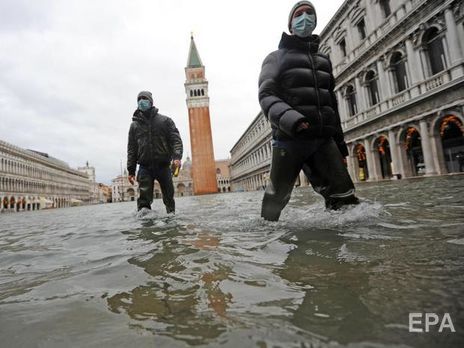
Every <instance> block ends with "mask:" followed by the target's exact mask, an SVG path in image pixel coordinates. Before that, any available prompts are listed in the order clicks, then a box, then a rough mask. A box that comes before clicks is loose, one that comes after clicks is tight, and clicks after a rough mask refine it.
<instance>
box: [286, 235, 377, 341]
mask: <svg viewBox="0 0 464 348" xmlns="http://www.w3.org/2000/svg"><path fill="white" fill-rule="evenodd" d="M289 242H291V243H293V244H295V246H296V247H295V248H294V249H293V250H292V251H290V253H289V254H288V258H287V259H286V261H285V266H286V267H285V268H283V269H282V270H279V271H278V274H279V275H280V276H281V277H282V278H284V279H287V280H289V281H290V282H291V283H293V284H296V285H298V286H300V287H301V288H303V289H306V290H305V295H304V299H303V301H302V302H301V304H300V305H299V306H298V308H297V309H296V310H295V312H294V315H293V317H292V322H293V323H294V324H295V325H296V326H298V327H300V328H311V329H312V330H313V331H314V332H319V333H324V335H327V336H328V337H331V338H333V339H334V338H335V339H336V340H337V341H338V342H340V343H348V342H352V341H353V340H354V341H359V340H365V339H367V338H369V336H370V333H371V332H373V331H374V330H379V329H381V328H382V324H381V320H378V319H379V318H377V317H376V316H375V315H373V313H371V312H370V310H369V308H368V307H367V306H366V305H365V304H364V303H363V297H364V296H365V294H366V293H367V292H368V291H369V289H370V286H369V279H368V274H367V272H366V268H367V267H368V265H367V263H366V262H365V258H364V257H363V256H362V255H358V254H355V253H354V252H351V251H349V250H348V249H347V246H346V242H347V240H346V238H345V237H344V236H341V235H340V234H339V233H338V231H336V230H325V229H321V230H318V231H301V232H297V233H295V234H292V238H291V240H289ZM360 327H362V328H363V330H359V328H360Z"/></svg>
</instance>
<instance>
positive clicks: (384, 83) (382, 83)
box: [377, 59, 392, 101]
mask: <svg viewBox="0 0 464 348" xmlns="http://www.w3.org/2000/svg"><path fill="white" fill-rule="evenodd" d="M377 72H378V74H379V93H380V95H381V97H380V100H381V101H382V100H385V99H388V98H390V97H391V93H392V92H391V89H390V83H389V81H388V76H387V74H386V73H385V70H384V69H383V63H382V60H380V59H379V60H377Z"/></svg>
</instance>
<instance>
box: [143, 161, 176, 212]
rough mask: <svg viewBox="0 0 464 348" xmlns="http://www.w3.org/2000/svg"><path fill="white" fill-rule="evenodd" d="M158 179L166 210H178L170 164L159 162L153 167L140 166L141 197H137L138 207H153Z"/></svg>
mask: <svg viewBox="0 0 464 348" xmlns="http://www.w3.org/2000/svg"><path fill="white" fill-rule="evenodd" d="M155 180H156V181H158V182H159V184H160V187H161V193H162V194H163V203H164V205H165V206H166V212H168V213H173V212H174V211H175V210H176V205H175V202H174V186H173V184H172V174H171V168H170V167H169V164H157V165H153V166H151V167H144V166H140V167H139V171H138V173H137V181H138V183H139V198H138V199H137V209H138V210H140V209H142V208H148V209H151V203H152V202H153V187H154V181H155Z"/></svg>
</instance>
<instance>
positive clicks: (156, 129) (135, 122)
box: [127, 107, 183, 175]
mask: <svg viewBox="0 0 464 348" xmlns="http://www.w3.org/2000/svg"><path fill="white" fill-rule="evenodd" d="M182 151H183V146H182V139H181V138H180V134H179V131H178V130H177V128H176V125H175V124H174V122H173V120H171V119H170V118H169V117H167V116H164V115H161V114H159V113H158V109H157V108H155V107H152V108H151V109H150V110H148V111H145V112H142V111H140V110H136V111H135V112H134V116H133V117H132V124H131V126H130V129H129V141H128V144H127V171H128V172H129V175H135V169H136V167H137V163H138V164H140V165H143V166H147V167H148V166H151V165H153V164H156V163H159V164H169V162H170V161H171V160H172V159H181V158H182Z"/></svg>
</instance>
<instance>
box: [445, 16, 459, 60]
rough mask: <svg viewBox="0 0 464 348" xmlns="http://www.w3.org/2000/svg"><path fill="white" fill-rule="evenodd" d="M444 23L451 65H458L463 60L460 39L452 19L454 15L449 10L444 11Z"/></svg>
mask: <svg viewBox="0 0 464 348" xmlns="http://www.w3.org/2000/svg"><path fill="white" fill-rule="evenodd" d="M445 22H446V40H447V41H448V48H449V53H450V61H451V65H454V64H456V63H459V62H461V61H462V60H463V53H462V48H461V46H460V43H462V38H460V37H459V35H458V28H457V26H456V21H455V19H454V14H453V11H452V9H451V8H449V7H448V8H447V9H445Z"/></svg>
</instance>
